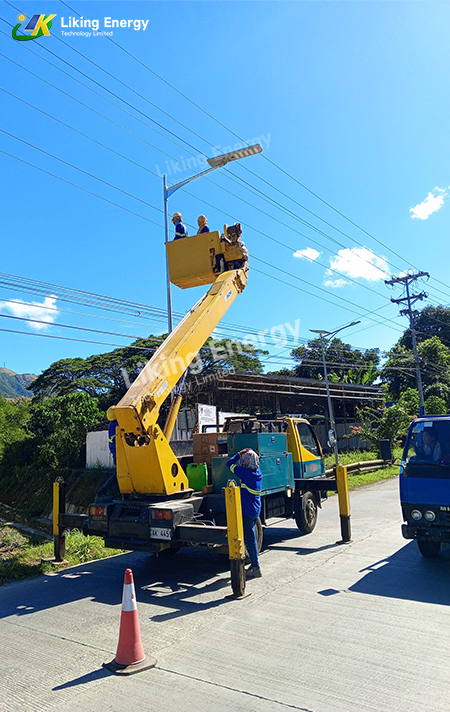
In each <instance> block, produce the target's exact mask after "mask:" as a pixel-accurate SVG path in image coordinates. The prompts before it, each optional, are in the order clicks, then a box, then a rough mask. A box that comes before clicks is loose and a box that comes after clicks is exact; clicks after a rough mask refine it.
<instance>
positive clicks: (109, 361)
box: [30, 335, 267, 410]
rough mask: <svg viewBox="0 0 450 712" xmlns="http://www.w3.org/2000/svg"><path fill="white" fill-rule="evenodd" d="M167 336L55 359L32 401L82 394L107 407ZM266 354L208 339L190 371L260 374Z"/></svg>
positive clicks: (36, 386)
mask: <svg viewBox="0 0 450 712" xmlns="http://www.w3.org/2000/svg"><path fill="white" fill-rule="evenodd" d="M166 336H167V335H162V336H158V337H154V336H150V337H149V338H148V339H140V340H138V341H135V342H134V344H133V345H132V347H125V348H120V349H114V351H109V352H107V353H104V354H97V355H94V356H89V357H88V358H73V359H62V360H61V361H55V363H52V365H51V366H50V367H49V368H47V369H46V370H45V371H44V372H43V373H42V374H41V375H40V376H38V378H37V379H36V380H35V381H33V383H32V385H31V386H30V390H32V391H33V393H34V402H41V401H43V400H44V399H45V398H49V397H54V396H64V395H67V394H69V393H85V394H87V395H89V396H91V397H93V398H97V399H98V403H99V408H100V409H101V410H106V409H107V408H108V407H109V406H110V405H114V404H116V403H118V402H119V400H120V399H121V398H122V396H123V395H124V394H125V393H126V391H127V388H128V384H130V383H133V381H134V380H135V379H136V378H137V376H138V375H139V373H140V371H141V369H142V368H143V366H144V365H145V364H146V363H147V361H148V360H149V359H150V358H151V357H152V356H153V354H154V353H155V351H156V349H157V348H158V346H159V345H160V344H161V343H162V342H163V341H164V339H165V338H166ZM265 353H267V352H266V351H263V350H260V349H256V348H255V347H253V346H252V345H249V344H241V343H240V342H237V341H228V340H226V339H219V340H211V341H210V342H208V344H206V345H205V346H204V347H203V348H202V349H201V350H200V354H199V358H197V360H196V361H195V362H194V363H193V364H192V369H191V372H192V373H194V374H196V375H198V374H199V373H201V374H204V375H206V374H209V373H211V372H213V371H217V370H219V369H220V370H223V369H226V370H230V369H234V370H235V371H237V372H238V373H262V370H263V367H262V364H261V361H260V360H259V355H260V354H265ZM199 369H200V370H199Z"/></svg>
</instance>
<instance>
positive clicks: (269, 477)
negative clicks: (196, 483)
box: [211, 452, 294, 495]
mask: <svg viewBox="0 0 450 712" xmlns="http://www.w3.org/2000/svg"><path fill="white" fill-rule="evenodd" d="M227 460H228V458H227V457H213V459H212V468H211V472H212V486H213V491H214V492H215V493H219V492H221V491H222V488H223V487H226V486H227V483H228V481H229V480H234V481H235V482H236V483H237V484H238V483H239V479H238V478H237V477H233V474H232V473H231V472H230V470H229V469H228V467H227ZM259 466H260V469H261V472H262V476H263V478H262V494H263V495H264V494H270V493H272V492H283V491H285V490H286V488H287V487H290V488H291V489H293V487H294V467H293V463H292V453H290V452H289V453H279V455H278V456H277V455H274V456H268V457H267V456H265V455H263V456H262V457H261V458H260V460H259Z"/></svg>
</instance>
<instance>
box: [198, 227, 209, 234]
mask: <svg viewBox="0 0 450 712" xmlns="http://www.w3.org/2000/svg"><path fill="white" fill-rule="evenodd" d="M202 232H209V227H208V226H207V225H203V227H202V229H201V230H200V232H198V233H197V235H201V234H202Z"/></svg>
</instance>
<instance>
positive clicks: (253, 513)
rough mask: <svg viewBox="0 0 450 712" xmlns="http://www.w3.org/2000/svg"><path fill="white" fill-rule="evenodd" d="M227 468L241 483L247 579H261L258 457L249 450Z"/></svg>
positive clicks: (236, 457)
mask: <svg viewBox="0 0 450 712" xmlns="http://www.w3.org/2000/svg"><path fill="white" fill-rule="evenodd" d="M227 467H228V468H229V469H230V470H231V472H232V473H233V475H236V477H238V478H239V479H240V481H241V503H242V520H243V524H244V541H245V546H246V547H247V552H248V555H249V557H250V567H249V568H248V569H247V572H246V577H247V578H261V569H260V566H259V559H258V545H257V542H256V532H255V527H256V522H257V520H258V517H259V515H260V512H261V488H262V472H261V470H260V469H259V456H258V455H257V454H256V452H255V451H254V450H252V449H251V448H245V450H241V451H240V452H238V453H236V455H234V456H233V457H231V458H230V459H229V460H228V462H227Z"/></svg>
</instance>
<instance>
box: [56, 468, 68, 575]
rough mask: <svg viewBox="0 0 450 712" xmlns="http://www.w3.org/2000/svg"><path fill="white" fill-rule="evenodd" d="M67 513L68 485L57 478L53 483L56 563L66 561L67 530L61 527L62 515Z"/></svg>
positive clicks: (60, 478)
mask: <svg viewBox="0 0 450 712" xmlns="http://www.w3.org/2000/svg"><path fill="white" fill-rule="evenodd" d="M65 511H66V483H65V482H64V480H63V478H62V477H57V478H56V480H55V482H54V483H53V551H54V554H55V561H57V562H61V561H64V557H65V555H66V530H65V528H64V527H61V526H60V523H59V518H60V514H64V513H65Z"/></svg>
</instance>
